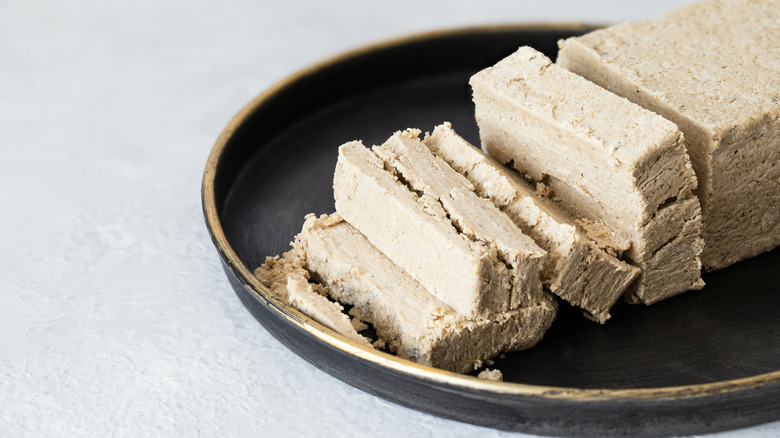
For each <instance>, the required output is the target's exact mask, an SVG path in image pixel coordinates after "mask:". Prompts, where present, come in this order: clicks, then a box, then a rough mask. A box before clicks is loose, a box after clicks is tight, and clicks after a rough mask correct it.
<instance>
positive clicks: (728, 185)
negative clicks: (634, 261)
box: [557, 0, 780, 270]
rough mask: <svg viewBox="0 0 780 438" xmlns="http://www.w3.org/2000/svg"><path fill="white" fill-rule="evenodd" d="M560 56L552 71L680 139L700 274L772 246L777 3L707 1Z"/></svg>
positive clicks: (592, 39)
mask: <svg viewBox="0 0 780 438" xmlns="http://www.w3.org/2000/svg"><path fill="white" fill-rule="evenodd" d="M560 47H561V49H560V53H559V55H558V60H557V62H558V64H559V65H561V66H562V67H564V68H566V69H568V70H570V71H572V72H575V73H577V74H579V75H581V76H583V77H585V78H587V79H589V80H591V81H593V82H595V83H597V84H599V85H601V86H603V87H604V88H606V89H608V90H610V91H612V92H614V93H616V94H618V95H620V96H623V97H625V98H627V99H629V100H631V101H632V102H635V103H637V104H639V105H641V106H642V107H644V108H647V109H649V110H652V111H654V112H656V113H658V114H660V115H662V116H664V117H665V118H667V119H669V120H671V121H673V122H674V123H676V124H677V125H678V126H679V127H680V129H682V131H683V132H684V133H685V139H686V146H687V150H688V153H689V154H690V157H691V160H692V162H693V167H694V169H695V171H696V176H697V177H698V183H699V184H698V189H697V194H698V197H699V199H700V201H701V207H702V216H703V221H704V228H703V237H704V243H705V245H704V252H703V253H702V256H701V259H702V263H703V265H704V267H705V268H706V269H709V270H712V269H718V268H723V267H725V266H728V265H730V264H732V263H734V262H736V261H739V260H741V259H744V258H747V257H752V256H754V255H757V254H759V253H762V252H764V251H767V250H769V249H772V248H774V247H776V246H778V244H780V208H778V206H777V203H778V201H780V1H777V0H728V1H726V0H719V1H708V2H704V3H699V4H694V5H690V6H687V7H684V8H681V9H679V10H677V11H674V12H672V13H670V14H668V15H666V16H665V17H662V18H660V19H658V20H655V21H652V22H644V21H643V22H635V23H626V24H621V25H618V26H612V27H609V28H606V29H603V30H598V31H595V32H592V33H589V34H587V35H585V36H582V37H578V38H571V39H568V40H566V41H563V42H561V43H560Z"/></svg>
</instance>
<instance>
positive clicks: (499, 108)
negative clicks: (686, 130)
mask: <svg viewBox="0 0 780 438" xmlns="http://www.w3.org/2000/svg"><path fill="white" fill-rule="evenodd" d="M470 83H471V86H472V89H473V91H474V102H475V105H476V118H477V123H478V125H479V130H480V138H481V142H482V148H483V149H484V150H485V151H486V152H487V153H488V154H489V155H491V156H493V157H494V158H496V159H497V160H498V161H499V162H501V163H504V164H510V163H511V165H512V166H513V167H514V168H515V169H517V170H519V171H520V172H522V173H524V174H525V175H526V176H527V177H529V178H531V179H533V180H536V181H544V182H546V183H547V184H548V185H549V186H550V187H551V189H552V191H553V192H554V194H555V197H556V198H557V199H558V200H559V202H560V204H561V205H562V206H563V207H564V208H566V209H567V210H569V211H570V212H571V213H572V215H573V216H575V217H583V218H586V219H590V220H593V221H595V222H598V223H603V224H606V225H607V226H608V227H609V228H610V229H611V230H613V231H615V232H617V233H618V234H619V235H621V237H623V238H625V239H626V240H628V241H629V242H630V243H631V247H630V248H629V250H628V251H627V253H626V256H627V257H628V259H629V260H630V261H631V263H632V264H634V265H636V266H637V267H639V268H640V269H641V270H642V273H641V274H640V275H639V277H638V278H637V279H636V280H635V281H634V283H633V284H632V285H631V288H630V290H629V291H628V295H627V297H628V299H629V301H631V302H642V303H646V304H651V303H653V302H656V301H658V300H661V299H664V298H668V297H670V296H673V295H677V294H679V293H682V292H685V291H686V290H689V289H700V288H701V287H703V286H704V282H703V281H702V279H701V263H700V260H699V254H700V253H701V250H702V247H703V243H702V240H701V214H700V209H699V206H698V200H697V199H696V197H695V196H694V195H693V189H694V188H695V187H696V178H695V175H694V173H693V169H692V167H691V163H690V160H689V158H688V156H687V154H686V153H685V147H684V144H683V135H682V133H681V132H680V131H679V129H677V127H676V126H675V125H674V124H673V123H671V122H669V121H667V120H665V119H664V118H662V117H660V116H658V115H656V114H654V113H652V112H650V111H647V110H644V109H642V108H641V107H639V106H638V105H635V104H633V103H631V102H629V101H627V100H625V99H623V98H620V97H618V96H615V95H614V94H612V93H610V92H608V91H606V90H604V89H603V88H601V87H599V86H597V85H595V84H593V83H591V82H589V81H587V80H585V79H583V78H581V77H579V76H577V75H575V74H573V73H571V72H569V71H567V70H565V69H563V68H561V67H559V66H556V65H554V64H553V63H552V62H550V60H549V59H547V57H545V56H544V55H543V54H541V53H539V52H537V51H536V50H534V49H532V48H530V47H521V48H520V49H519V50H518V51H517V52H515V53H514V54H512V55H510V56H509V57H507V58H505V59H503V60H502V61H500V62H499V63H498V64H496V65H495V66H493V67H490V68H487V69H485V70H483V71H481V72H479V73H477V74H476V75H474V76H473V77H472V78H471V81H470Z"/></svg>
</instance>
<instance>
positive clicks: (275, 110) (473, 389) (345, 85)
mask: <svg viewBox="0 0 780 438" xmlns="http://www.w3.org/2000/svg"><path fill="white" fill-rule="evenodd" d="M587 30H588V28H586V27H583V26H533V27H529V26H525V27H500V28H480V29H466V30H457V31H448V32H439V33H432V34H426V35H420V36H414V37H409V38H405V39H401V40H397V41H393V42H388V43H383V44H379V45H374V46H371V47H368V48H365V49H361V50H358V51H355V52H353V53H350V54H347V55H344V56H341V57H338V58H335V59H333V60H329V61H327V62H324V63H322V64H320V65H318V66H315V67H312V68H310V69H308V70H306V71H303V72H301V73H298V74H296V75H294V76H293V77H291V78H289V79H287V80H286V81H283V82H282V83H280V84H277V85H276V86H274V87H273V88H271V89H270V90H268V91H267V92H265V93H264V94H263V95H261V96H259V97H258V98H257V99H255V100H254V101H253V102H252V103H250V104H249V105H248V106H247V107H246V108H244V110H243V111H242V112H241V113H240V114H239V115H238V116H236V118H235V119H234V120H233V121H232V122H231V123H230V125H228V127H227V128H226V129H225V131H224V132H223V134H222V135H221V136H220V138H219V140H218V142H217V144H216V146H215V147H214V150H213V152H212V155H211V157H210V159H209V162H208V164H207V167H206V172H205V176H204V183H203V206H204V212H205V215H206V222H207V225H208V227H209V231H210V233H211V234H212V238H213V240H214V243H215V245H216V246H217V249H218V251H219V253H220V255H221V257H222V261H223V264H224V267H225V272H226V273H227V276H228V279H229V280H230V282H231V284H232V286H233V288H234V289H235V291H236V293H237V294H238V296H239V298H240V299H241V300H242V302H243V303H244V305H245V306H246V307H247V309H248V310H249V311H250V312H251V313H252V314H253V315H254V316H255V317H256V318H257V320H258V321H260V322H261V323H262V324H263V325H264V326H265V327H266V329H267V330H268V331H270V332H271V333H272V334H273V335H274V336H275V337H276V338H277V339H279V340H280V341H281V342H282V343H284V344H285V345H286V346H287V347H289V348H290V349H291V350H293V351H294V352H296V353H297V354H298V355H300V356H301V357H303V358H304V359H306V360H308V361H309V362H311V363H313V364H314V365H316V366H317V367H319V368H321V369H323V370H325V371H326V372H328V373H330V374H332V375H334V376H336V377H337V378H339V379H341V380H343V381H345V382H347V383H349V384H351V385H354V386H356V387H358V388H360V389H363V390H365V391H367V392H370V393H372V394H376V395H378V396H380V397H383V398H386V399H388V400H391V401H393V402H396V403H399V404H402V405H404V406H408V407H411V408H414V409H418V410H421V411H425V412H429V413H432V414H434V415H439V416H442V417H447V418H451V419H455V420H459V421H464V422H470V423H475V424H480V425H485V426H490V427H495V428H500V429H510V430H519V431H524V432H533V433H541V434H552V435H596V436H599V435H663V434H692V433H703V432H712V431H719V430H724V429H730V428H736V427H742V426H747V425H752V424H757V423H761V422H767V421H771V420H774V419H778V418H780V371H778V370H780V351H779V350H778V337H779V336H780V330H778V328H779V327H780V324H779V323H778V316H777V310H778V308H780V307H779V306H778V304H780V276H778V275H777V272H778V266H780V252H779V251H778V250H775V251H772V252H769V253H766V254H764V255H762V256H759V257H757V258H755V259H752V260H749V261H746V262H742V263H739V264H738V265H736V266H733V267H731V268H728V269H724V270H722V271H718V272H716V273H713V274H709V275H706V276H705V281H706V282H707V284H708V285H707V286H706V287H705V288H704V289H703V290H701V291H698V292H689V293H687V294H684V295H682V296H679V297H676V298H673V299H669V300H666V301H664V302H661V303H658V304H656V305H654V306H652V307H644V306H629V305H624V304H619V305H618V306H617V307H616V308H615V309H614V310H613V312H612V314H613V318H612V319H611V320H610V321H609V323H608V324H607V325H605V326H599V325H597V324H594V323H592V322H589V321H587V320H585V319H584V318H582V317H581V316H580V314H579V312H577V311H576V310H574V309H572V308H570V307H567V306H565V305H561V309H560V312H559V315H558V318H557V320H556V322H555V323H554V325H553V327H552V328H551V329H550V331H549V332H548V333H547V334H546V335H545V337H544V339H543V340H542V341H541V342H540V343H539V345H537V346H536V347H534V348H532V349H530V350H528V351H524V352H518V353H513V354H508V355H507V356H506V358H505V359H500V360H497V361H496V364H495V367H497V368H499V369H500V370H501V371H503V373H504V377H505V382H503V383H497V382H486V381H482V380H478V379H475V378H473V377H470V376H461V375H457V374H453V373H448V372H443V371H440V370H435V369H433V368H429V367H423V366H419V365H416V364H413V363H411V362H408V361H405V360H401V359H398V358H396V357H393V356H391V355H388V354H385V353H381V352H376V351H372V350H370V349H367V348H362V347H359V346H357V345H354V344H351V343H350V342H348V341H346V340H345V339H344V338H342V337H341V336H339V335H337V334H335V333H333V332H332V331H330V330H328V329H325V328H324V327H322V326H320V325H319V324H317V323H315V322H313V321H311V320H310V319H308V318H306V317H305V316H303V315H301V314H300V313H298V312H297V311H295V310H292V309H290V308H288V307H287V306H285V305H284V304H282V303H280V302H278V301H276V300H275V299H272V298H270V296H269V294H268V292H267V290H265V289H264V288H263V287H262V286H261V285H259V284H258V282H257V281H256V280H255V279H254V277H252V275H251V271H252V270H253V269H254V268H255V267H257V266H258V265H260V264H261V263H262V262H263V260H264V258H265V257H266V256H268V255H275V254H280V253H282V252H283V251H285V250H287V249H288V244H289V242H290V240H291V239H292V237H293V236H294V235H295V234H296V233H297V232H298V231H299V230H300V227H301V224H302V223H303V217H304V215H305V214H307V213H310V212H315V213H318V214H319V213H330V212H332V211H333V210H334V204H333V193H332V188H331V181H332V176H333V169H334V166H335V163H336V149H337V147H338V146H339V145H340V144H342V143H344V142H346V141H349V140H353V139H362V140H363V141H364V142H365V143H366V144H367V145H371V144H377V143H381V142H382V141H383V140H385V139H386V138H387V137H389V136H390V135H391V134H392V133H393V132H394V131H396V130H399V129H404V128H407V127H419V128H421V129H423V130H431V129H432V128H433V126H434V125H435V124H438V123H441V122H442V121H445V120H446V121H450V122H452V123H453V126H454V127H455V129H457V130H458V132H459V133H461V134H462V135H463V136H465V137H466V138H467V139H469V140H470V141H472V142H473V143H475V144H478V142H479V138H478V132H477V127H476V124H475V121H474V117H473V106H472V104H471V101H470V90H469V88H468V85H467V81H468V77H469V76H470V75H471V74H473V73H474V72H476V71H477V70H479V69H482V68H484V67H486V66H489V65H491V64H493V63H495V62H496V61H498V60H499V59H501V58H502V57H504V56H506V55H507V54H509V53H511V52H512V51H514V50H515V49H516V48H517V47H518V46H520V45H530V46H533V47H536V48H537V49H539V50H541V51H543V52H545V53H546V54H547V55H548V56H551V57H553V58H554V57H555V52H556V50H557V48H556V41H557V40H558V39H559V38H563V37H567V36H571V35H575V34H581V33H584V32H585V31H587Z"/></svg>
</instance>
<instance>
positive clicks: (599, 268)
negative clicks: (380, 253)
mask: <svg viewBox="0 0 780 438" xmlns="http://www.w3.org/2000/svg"><path fill="white" fill-rule="evenodd" d="M424 143H425V145H426V146H428V148H430V150H431V151H432V152H433V153H434V155H436V156H437V157H440V158H442V159H443V160H444V161H446V162H447V163H448V164H449V165H450V166H452V168H454V169H455V170H457V171H458V172H460V173H461V174H462V175H464V176H465V177H467V178H468V180H469V181H470V182H471V183H472V184H473V185H474V186H475V187H476V191H477V193H479V194H480V195H481V196H484V197H485V198H488V199H490V200H491V201H492V202H493V203H494V204H495V205H496V206H497V207H499V208H501V210H502V211H504V212H505V213H507V215H509V217H510V218H511V219H512V220H513V221H514V223H515V224H516V225H517V226H518V227H519V228H520V229H521V230H522V231H523V232H524V233H525V234H527V235H529V236H531V237H533V239H534V240H535V241H536V243H537V244H538V245H539V246H540V247H542V248H543V249H544V250H546V251H547V257H546V260H545V263H544V268H543V270H542V280H543V281H544V283H545V285H546V286H547V287H548V288H549V289H550V290H551V291H552V292H553V293H555V294H556V295H558V296H559V297H561V298H563V299H565V300H566V301H568V302H569V303H571V304H573V305H575V306H577V307H580V308H582V309H583V311H584V312H585V314H586V316H588V317H589V318H591V319H593V320H595V321H598V322H599V323H602V324H603V323H604V322H605V321H606V320H607V319H609V317H610V315H609V310H610V308H612V305H613V304H614V303H615V301H617V299H618V298H620V296H621V295H622V294H623V292H624V291H625V290H626V288H627V287H628V286H629V285H630V284H631V282H632V281H633V280H634V278H636V276H637V275H638V274H639V269H638V268H636V267H634V266H631V265H629V264H627V263H625V262H622V261H620V260H618V259H617V258H615V257H614V256H612V255H610V254H608V253H607V251H605V249H602V248H600V247H599V246H598V245H596V243H595V242H594V241H593V240H591V239H590V238H588V237H587V236H586V233H585V231H584V230H582V229H581V227H580V226H579V225H577V224H576V223H575V221H574V220H572V219H571V218H570V217H569V215H568V214H566V212H564V211H563V210H562V209H561V208H560V207H558V206H557V205H555V204H554V203H553V201H552V200H550V199H545V198H543V197H542V196H541V195H540V194H538V193H537V191H536V190H535V189H534V188H533V187H532V186H531V185H530V184H529V183H528V182H526V181H525V180H523V179H522V178H521V177H520V176H519V175H518V174H517V173H516V172H513V171H510V170H509V169H507V168H506V167H504V166H503V165H501V164H500V163H498V162H497V161H495V160H493V159H492V158H490V157H488V156H487V155H485V154H484V153H483V152H482V151H480V150H479V149H477V148H475V147H474V146H472V145H471V144H470V143H469V142H467V141H466V140H465V139H464V138H462V137H461V136H459V135H458V134H457V133H456V132H455V131H454V130H453V129H452V126H451V125H450V124H449V123H444V124H442V125H439V126H437V127H436V128H435V129H434V130H433V133H432V135H429V136H427V137H426V138H425V140H424ZM612 251H614V252H618V251H619V250H617V249H612Z"/></svg>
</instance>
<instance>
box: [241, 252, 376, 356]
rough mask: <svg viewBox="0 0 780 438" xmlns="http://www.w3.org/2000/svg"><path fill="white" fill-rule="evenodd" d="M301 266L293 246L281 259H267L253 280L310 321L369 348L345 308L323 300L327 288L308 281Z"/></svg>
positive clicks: (300, 255) (297, 253) (299, 253)
mask: <svg viewBox="0 0 780 438" xmlns="http://www.w3.org/2000/svg"><path fill="white" fill-rule="evenodd" d="M304 264H305V259H304V256H303V253H302V249H301V247H300V245H294V246H293V249H291V250H290V251H288V252H286V253H285V254H284V255H283V256H282V257H281V258H279V257H267V258H266V261H265V263H264V264H263V265H262V266H260V267H259V268H257V269H256V270H255V277H257V278H258V280H260V282H261V283H263V285H265V286H266V287H267V288H269V289H270V290H271V292H272V293H273V294H274V295H275V296H276V297H277V298H279V299H280V300H282V301H284V302H286V303H287V304H290V305H291V306H292V307H294V308H296V309H298V310H299V311H300V312H301V313H303V314H304V315H306V316H308V317H309V318H311V319H313V320H315V321H317V322H318V323H320V324H322V325H324V326H325V327H328V328H329V329H331V330H333V331H335V332H337V333H340V334H342V335H344V337H346V338H347V339H350V340H352V341H355V342H357V343H358V344H360V345H365V346H371V344H370V343H369V342H368V339H367V338H365V337H363V336H361V335H360V334H359V333H358V332H357V331H356V330H355V328H354V325H353V323H352V320H351V319H350V318H349V316H347V314H345V313H344V308H343V307H342V306H341V305H340V304H339V303H336V302H333V301H330V300H329V299H328V298H327V297H326V295H328V291H327V288H325V287H323V286H322V285H319V284H316V283H310V282H309V278H310V276H309V272H308V271H306V269H305V268H304Z"/></svg>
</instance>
